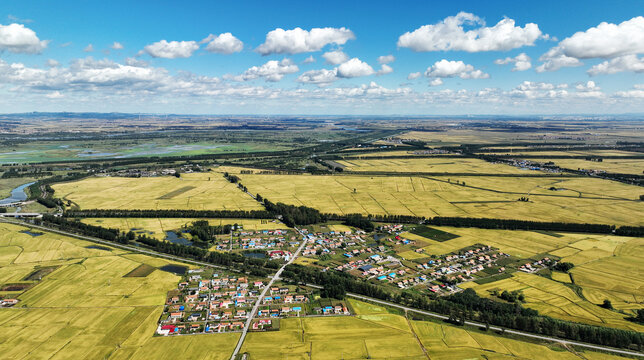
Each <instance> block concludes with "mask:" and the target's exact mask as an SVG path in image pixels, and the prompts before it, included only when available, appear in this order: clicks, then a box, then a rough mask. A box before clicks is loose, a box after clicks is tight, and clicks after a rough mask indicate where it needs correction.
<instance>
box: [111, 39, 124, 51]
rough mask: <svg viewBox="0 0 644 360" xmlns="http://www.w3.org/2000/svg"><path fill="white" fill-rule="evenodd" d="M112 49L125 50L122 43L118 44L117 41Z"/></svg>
mask: <svg viewBox="0 0 644 360" xmlns="http://www.w3.org/2000/svg"><path fill="white" fill-rule="evenodd" d="M112 49H113V50H121V49H123V44H121V43H120V42H118V41H115V42H114V43H113V44H112Z"/></svg>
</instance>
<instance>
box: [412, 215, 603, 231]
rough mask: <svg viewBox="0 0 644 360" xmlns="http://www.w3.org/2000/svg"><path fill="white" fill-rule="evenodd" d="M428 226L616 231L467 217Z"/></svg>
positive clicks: (431, 221) (595, 226)
mask: <svg viewBox="0 0 644 360" xmlns="http://www.w3.org/2000/svg"><path fill="white" fill-rule="evenodd" d="M425 223H426V224H428V225H436V226H454V227H476V228H481V229H503V230H552V231H565V232H584V233H599V234H610V233H612V232H613V230H615V226H613V225H605V224H583V223H564V222H545V221H544V222H542V221H530V220H510V219H490V218H467V217H443V216H436V217H433V218H431V219H427V220H426V221H425Z"/></svg>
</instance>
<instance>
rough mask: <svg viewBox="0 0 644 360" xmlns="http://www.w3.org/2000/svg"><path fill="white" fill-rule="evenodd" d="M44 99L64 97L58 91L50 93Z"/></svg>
mask: <svg viewBox="0 0 644 360" xmlns="http://www.w3.org/2000/svg"><path fill="white" fill-rule="evenodd" d="M45 97H47V98H49V99H60V98H62V97H64V95H63V94H61V93H60V91H54V92H51V93H49V94H47V95H45Z"/></svg>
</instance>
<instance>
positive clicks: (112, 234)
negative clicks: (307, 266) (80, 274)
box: [35, 215, 279, 276]
mask: <svg viewBox="0 0 644 360" xmlns="http://www.w3.org/2000/svg"><path fill="white" fill-rule="evenodd" d="M35 221H36V223H37V224H38V223H42V224H44V225H47V226H53V227H56V228H58V229H60V230H63V231H67V232H72V233H76V234H80V235H85V236H91V237H95V238H99V239H102V240H107V241H111V242H115V243H119V244H129V243H131V242H132V241H136V243H139V244H143V245H145V246H147V247H148V248H151V249H153V250H155V251H157V252H160V253H164V254H168V255H173V256H179V257H183V258H187V259H192V260H197V261H202V262H206V263H209V264H212V265H218V266H226V267H230V268H232V269H235V270H237V271H241V272H245V273H249V274H251V275H254V276H267V275H269V274H270V273H271V272H273V271H274V270H276V269H278V268H279V263H278V262H276V261H274V260H271V259H260V258H253V257H246V256H243V255H240V254H235V253H222V252H210V251H208V250H206V249H202V248H199V247H195V246H189V245H181V244H174V243H171V242H169V241H163V240H157V239H155V238H152V237H149V236H147V235H136V234H134V233H133V232H131V231H130V232H128V233H125V232H121V231H119V230H118V229H107V228H103V227H100V226H95V225H89V224H84V223H82V222H80V221H70V220H68V219H65V218H63V217H56V216H53V215H43V217H42V219H37V220H35Z"/></svg>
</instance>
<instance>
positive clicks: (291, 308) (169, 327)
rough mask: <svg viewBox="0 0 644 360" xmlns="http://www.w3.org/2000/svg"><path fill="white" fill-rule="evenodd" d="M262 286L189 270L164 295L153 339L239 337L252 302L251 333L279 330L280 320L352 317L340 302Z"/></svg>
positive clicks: (296, 289)
mask: <svg viewBox="0 0 644 360" xmlns="http://www.w3.org/2000/svg"><path fill="white" fill-rule="evenodd" d="M267 284H268V280H266V279H257V278H249V277H247V276H240V275H233V274H230V273H224V272H221V271H216V270H213V269H194V270H189V271H188V273H187V274H186V275H185V277H184V278H183V279H182V281H181V282H180V283H179V284H178V286H177V289H174V290H172V291H170V292H169V293H168V296H167V298H166V303H165V306H164V310H163V313H162V314H161V317H160V319H159V324H158V327H157V330H156V334H157V335H161V336H169V335H187V334H204V333H224V332H239V331H242V330H243V328H244V325H245V323H246V321H247V320H248V318H249V316H251V311H252V309H253V306H254V305H255V304H256V303H258V304H259V307H258V310H257V314H256V315H255V316H254V317H253V321H252V322H251V326H250V328H249V330H250V331H269V330H278V329H279V319H283V318H288V317H302V316H347V315H351V311H350V310H349V307H348V305H347V304H346V303H345V302H343V301H337V300H332V299H320V298H319V297H314V296H313V294H312V290H311V289H305V288H302V287H298V286H294V285H285V284H281V285H273V286H271V287H270V289H265V287H266V286H267ZM264 290H266V294H265V295H264V296H263V297H261V298H260V296H261V294H262V293H263V291H264Z"/></svg>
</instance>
